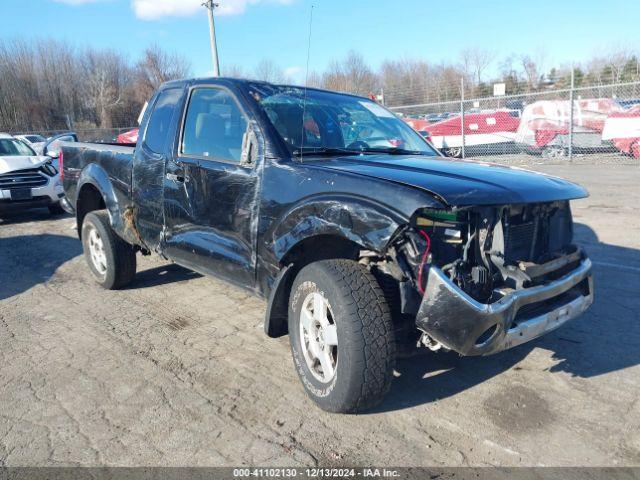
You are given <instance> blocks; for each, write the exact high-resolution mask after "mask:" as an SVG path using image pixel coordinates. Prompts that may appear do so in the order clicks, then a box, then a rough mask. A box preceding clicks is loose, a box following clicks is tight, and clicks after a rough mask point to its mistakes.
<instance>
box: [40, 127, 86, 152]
mask: <svg viewBox="0 0 640 480" xmlns="http://www.w3.org/2000/svg"><path fill="white" fill-rule="evenodd" d="M77 141H78V136H77V135H76V134H75V133H73V132H68V133H62V134H60V135H56V136H55V137H51V138H50V139H49V140H47V143H45V144H44V146H43V147H42V154H43V155H46V156H47V157H51V158H60V148H61V147H60V142H77Z"/></svg>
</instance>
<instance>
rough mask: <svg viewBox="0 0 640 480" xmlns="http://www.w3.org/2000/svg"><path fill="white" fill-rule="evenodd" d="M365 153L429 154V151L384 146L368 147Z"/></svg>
mask: <svg viewBox="0 0 640 480" xmlns="http://www.w3.org/2000/svg"><path fill="white" fill-rule="evenodd" d="M363 153H386V154H388V155H427V152H423V151H421V150H407V149H405V148H397V147H384V148H367V149H365V150H363Z"/></svg>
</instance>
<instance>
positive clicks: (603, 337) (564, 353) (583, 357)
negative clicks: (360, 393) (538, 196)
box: [374, 224, 640, 412]
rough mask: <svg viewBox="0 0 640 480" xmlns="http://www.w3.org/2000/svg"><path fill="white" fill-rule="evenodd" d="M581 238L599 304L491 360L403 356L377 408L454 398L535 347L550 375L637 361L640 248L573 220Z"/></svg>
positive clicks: (515, 365) (586, 374)
mask: <svg viewBox="0 0 640 480" xmlns="http://www.w3.org/2000/svg"><path fill="white" fill-rule="evenodd" d="M575 238H576V242H577V243H579V244H580V245H582V246H583V247H584V248H585V250H586V251H587V253H588V254H589V257H590V258H591V259H592V261H593V263H594V266H593V273H594V283H595V301H594V303H593V305H592V306H591V308H590V309H589V310H588V311H587V312H586V313H585V314H584V315H583V316H582V317H579V318H577V319H575V320H573V321H572V322H570V323H568V324H567V325H565V326H563V327H561V328H560V329H558V330H556V331H555V332H551V333H549V334H547V335H546V336H543V337H541V338H539V339H537V340H534V341H532V342H530V343H527V344H524V345H521V346H519V347H516V348H514V349H512V350H508V351H505V352H502V353H499V354H497V355H493V356H488V357H460V356H458V355H457V354H455V353H453V352H449V353H431V352H429V353H426V354H423V355H419V356H416V357H412V358H408V359H402V360H399V361H398V363H397V366H396V370H397V372H398V374H399V376H398V377H397V378H396V379H395V380H394V382H393V385H392V387H391V392H390V394H389V395H388V396H387V397H386V399H385V401H384V403H383V404H382V405H380V406H379V407H378V408H377V409H375V410H374V412H384V411H394V410H402V409H405V408H410V407H413V406H416V405H421V404H424V403H430V402H433V401H436V400H439V399H442V398H448V397H452V396H454V395H456V394H458V393H461V392H463V391H465V390H468V389H470V388H472V387H474V386H476V385H478V384H480V383H482V382H485V381H487V380H489V379H491V378H493V377H495V376H497V375H499V374H501V373H504V372H506V371H508V370H525V371H524V372H523V373H522V375H526V368H527V366H526V365H519V363H520V362H522V361H523V360H525V359H526V357H527V356H528V355H529V354H530V353H531V352H532V351H533V350H534V349H537V348H539V349H543V350H547V351H549V352H551V354H552V357H551V360H552V361H553V362H555V363H554V364H553V365H550V366H549V367H547V368H546V371H547V372H548V373H549V374H554V373H558V372H564V373H566V374H569V375H571V376H574V377H582V378H591V377H595V376H598V375H604V374H607V373H611V372H615V371H618V370H622V369H625V368H629V367H633V366H636V365H638V364H640V295H638V292H639V291H640V251H638V250H636V249H633V248H625V247H618V246H614V245H608V244H604V243H601V242H599V241H598V237H597V235H596V234H595V232H594V231H593V230H592V229H591V228H589V227H588V226H586V225H582V224H576V226H575Z"/></svg>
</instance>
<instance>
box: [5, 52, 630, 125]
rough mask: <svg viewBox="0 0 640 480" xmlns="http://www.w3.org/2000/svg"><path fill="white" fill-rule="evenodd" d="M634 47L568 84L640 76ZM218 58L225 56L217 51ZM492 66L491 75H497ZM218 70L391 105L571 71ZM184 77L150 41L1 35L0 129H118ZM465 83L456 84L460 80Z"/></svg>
mask: <svg viewBox="0 0 640 480" xmlns="http://www.w3.org/2000/svg"><path fill="white" fill-rule="evenodd" d="M638 58H639V57H638V55H637V53H636V52H635V51H631V50H624V49H618V50H616V51H612V52H610V53H609V54H608V55H603V56H599V57H593V58H592V59H591V60H589V61H587V62H583V63H581V64H577V65H574V67H573V72H574V80H575V85H576V87H581V86H604V85H611V84H615V83H622V82H640V62H639V60H638ZM223 59H224V56H223ZM496 72H497V73H496ZM222 73H223V75H226V76H232V77H244V78H253V79H257V80H265V81H270V82H276V83H299V84H300V83H304V81H305V78H306V79H307V83H308V84H309V85H310V86H317V87H322V88H327V89H330V90H338V91H344V92H351V93H357V94H360V95H368V94H371V93H373V94H376V95H378V94H380V93H384V99H385V103H386V104H387V105H390V106H398V105H412V104H423V103H436V102H448V101H456V100H459V99H460V94H461V85H462V84H463V85H464V93H465V98H476V97H485V96H491V95H492V94H493V84H494V83H505V85H506V93H507V95H514V94H520V93H533V92H543V91H547V90H553V89H561V88H567V87H568V86H569V85H570V81H571V67H570V66H568V65H550V64H549V62H548V61H547V58H546V55H545V54H544V52H542V51H538V52H536V53H535V54H530V55H529V54H525V55H512V56H509V57H507V58H504V59H501V60H500V59H498V58H496V56H495V55H494V54H493V53H492V52H490V51H488V50H482V49H478V48H472V49H468V50H465V51H463V52H462V53H461V54H460V55H459V57H458V58H457V59H455V60H452V61H451V62H448V63H432V62H429V61H427V60H422V59H411V58H398V59H394V60H387V61H384V62H383V63H382V64H381V65H380V67H379V68H373V67H372V66H371V65H370V64H369V63H368V62H367V61H366V58H365V57H364V56H363V55H362V54H360V53H358V52H349V53H348V54H347V55H346V56H345V57H343V58H342V59H339V60H335V61H333V62H331V63H330V64H329V65H328V66H327V68H326V69H325V70H324V71H322V72H317V71H311V72H309V74H308V76H307V75H306V72H302V71H300V70H299V69H298V70H297V71H293V70H284V69H283V68H281V66H280V65H279V64H278V63H277V62H275V61H273V60H263V61H262V62H260V63H259V64H258V65H257V66H256V67H255V68H254V69H252V70H246V69H244V68H243V67H242V66H239V65H233V64H225V63H223V64H222ZM189 75H190V65H189V63H188V62H187V61H186V60H185V59H184V58H183V57H180V56H179V55H176V54H171V53H168V52H166V51H164V50H162V49H161V48H160V47H158V46H154V47H151V48H149V49H147V50H146V51H145V52H144V54H143V55H142V57H141V58H139V59H136V60H134V61H131V60H129V59H128V58H127V57H126V56H125V55H123V54H122V53H121V52H118V51H115V50H109V49H92V48H86V49H78V48H75V47H72V46H70V45H69V44H68V43H65V42H59V41H52V40H41V41H26V40H15V41H4V42H3V41H0V131H10V132H22V131H47V130H61V129H75V130H87V129H92V128H100V129H109V128H125V127H131V126H134V125H135V124H136V119H137V117H138V115H139V112H140V110H141V108H142V106H143V105H144V102H145V101H147V100H148V99H149V98H150V96H151V94H152V93H153V91H154V90H155V89H156V88H157V87H158V86H159V85H160V84H161V83H163V82H165V81H168V80H172V79H176V78H184V77H187V76H189ZM461 80H463V82H461Z"/></svg>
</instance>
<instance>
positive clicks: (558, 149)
mask: <svg viewBox="0 0 640 480" xmlns="http://www.w3.org/2000/svg"><path fill="white" fill-rule="evenodd" d="M542 156H543V157H544V158H550V159H553V158H564V157H566V156H567V148H566V147H564V146H562V145H547V146H546V147H544V148H543V149H542Z"/></svg>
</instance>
